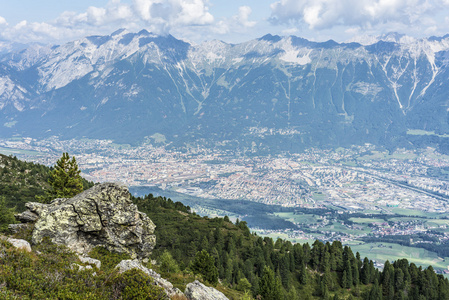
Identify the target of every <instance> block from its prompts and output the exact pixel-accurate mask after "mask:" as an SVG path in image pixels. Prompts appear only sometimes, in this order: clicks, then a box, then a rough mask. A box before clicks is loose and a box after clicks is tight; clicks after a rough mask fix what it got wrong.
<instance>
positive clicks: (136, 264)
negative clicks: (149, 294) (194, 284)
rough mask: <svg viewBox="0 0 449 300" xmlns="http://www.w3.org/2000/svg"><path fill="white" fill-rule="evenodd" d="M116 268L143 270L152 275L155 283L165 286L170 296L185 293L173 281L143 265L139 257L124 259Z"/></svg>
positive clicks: (119, 269)
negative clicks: (174, 285)
mask: <svg viewBox="0 0 449 300" xmlns="http://www.w3.org/2000/svg"><path fill="white" fill-rule="evenodd" d="M115 268H116V269H118V271H119V273H123V272H126V271H128V270H132V269H138V270H141V271H142V272H144V273H145V274H147V275H148V276H150V277H152V278H153V280H154V284H155V285H157V286H159V287H161V288H163V289H164V291H165V293H166V294H167V296H168V297H174V296H183V295H184V294H183V293H182V292H181V291H180V290H179V289H178V288H175V287H173V284H171V282H169V281H168V280H165V279H164V278H162V277H161V275H159V274H158V273H156V272H155V271H153V270H152V269H148V268H146V267H144V266H142V264H141V263H140V261H138V260H137V259H135V260H130V259H127V260H122V261H121V262H120V263H119V264H118V265H117V266H116V267H115Z"/></svg>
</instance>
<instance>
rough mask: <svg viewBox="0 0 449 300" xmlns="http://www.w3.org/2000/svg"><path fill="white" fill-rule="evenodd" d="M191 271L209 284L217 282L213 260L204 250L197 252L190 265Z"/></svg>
mask: <svg viewBox="0 0 449 300" xmlns="http://www.w3.org/2000/svg"><path fill="white" fill-rule="evenodd" d="M192 271H193V272H194V273H196V274H198V273H199V274H201V275H203V278H204V279H205V280H206V281H208V282H209V283H211V284H217V282H218V270H217V268H216V267H215V259H214V257H213V256H210V255H209V253H208V252H207V251H206V250H202V251H200V252H197V253H196V255H195V259H194V261H193V263H192Z"/></svg>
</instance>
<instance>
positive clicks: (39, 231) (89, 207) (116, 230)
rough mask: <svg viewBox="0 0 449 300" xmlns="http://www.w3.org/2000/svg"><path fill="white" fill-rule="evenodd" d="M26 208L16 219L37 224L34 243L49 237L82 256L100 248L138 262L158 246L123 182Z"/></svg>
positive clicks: (151, 230)
mask: <svg viewBox="0 0 449 300" xmlns="http://www.w3.org/2000/svg"><path fill="white" fill-rule="evenodd" d="M26 207H27V208H28V210H27V211H25V212H23V213H21V214H18V215H16V218H17V219H18V220H19V221H21V222H23V223H26V222H33V223H34V230H33V234H32V243H33V244H36V243H40V242H41V241H42V239H43V238H45V237H48V238H50V240H51V241H52V242H54V243H56V244H61V245H65V246H67V247H68V248H70V249H71V250H72V251H75V252H77V253H80V254H87V253H89V252H90V251H91V250H92V249H93V248H95V247H97V246H101V247H104V248H106V249H108V250H109V251H113V252H119V253H127V254H128V255H130V256H131V257H132V258H139V259H142V258H147V257H149V256H150V254H151V251H152V249H153V248H154V246H155V244H156V236H155V235H154V229H155V228H156V225H154V223H153V222H152V221H151V220H150V219H149V218H148V217H147V215H146V214H144V213H142V212H139V211H138V210H137V206H136V205H135V204H133V203H132V201H131V199H130V194H129V190H128V187H127V186H125V185H123V184H120V183H102V184H98V185H96V186H94V187H92V188H90V189H89V190H86V191H84V192H82V193H80V194H78V195H76V196H75V197H73V198H58V199H55V200H53V201H52V202H51V203H50V204H42V203H37V202H28V203H27V204H26Z"/></svg>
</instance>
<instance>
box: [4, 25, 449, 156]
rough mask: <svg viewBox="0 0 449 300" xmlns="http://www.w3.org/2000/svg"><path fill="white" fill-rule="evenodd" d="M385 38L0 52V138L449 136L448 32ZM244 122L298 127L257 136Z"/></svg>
mask: <svg viewBox="0 0 449 300" xmlns="http://www.w3.org/2000/svg"><path fill="white" fill-rule="evenodd" d="M392 39H393V38H392V37H391V36H385V37H383V38H382V37H381V38H379V40H378V41H377V42H376V43H374V44H371V45H368V46H364V45H362V44H359V43H355V42H352V43H337V42H335V41H332V40H330V41H327V42H322V43H318V42H311V41H308V40H306V39H303V38H299V37H295V36H287V37H280V36H273V35H265V36H263V37H261V38H259V39H255V40H251V41H248V42H245V43H240V44H227V43H225V42H222V41H208V42H204V43H202V44H200V45H193V44H190V43H187V42H185V41H182V40H178V39H176V38H174V37H173V36H171V35H167V36H158V35H154V34H152V33H150V32H148V31H146V30H142V31H140V32H139V33H131V32H128V31H127V30H118V31H116V32H114V33H113V34H111V35H108V36H90V37H86V38H83V39H79V40H76V41H73V42H70V43H66V44H64V45H61V46H40V45H34V46H33V47H29V48H26V49H24V50H21V51H19V52H9V53H7V54H3V55H1V56H0V67H1V68H0V113H1V114H2V115H3V116H4V119H5V120H6V122H5V123H4V124H0V126H2V125H3V126H2V127H1V130H0V135H1V136H3V137H8V136H12V135H21V136H32V137H44V136H49V135H57V136H60V137H62V138H73V137H84V136H85V137H90V138H108V139H113V140H116V141H121V142H130V143H136V142H139V141H141V140H143V139H144V138H145V137H151V136H153V135H154V134H162V135H164V136H165V137H166V138H167V140H168V141H169V142H175V144H184V143H191V142H198V141H203V142H204V143H205V144H210V145H214V144H216V142H217V141H223V140H231V141H232V142H233V143H236V144H240V145H244V146H243V147H249V145H251V144H253V143H256V145H258V149H259V150H260V151H262V150H264V149H265V150H266V151H268V152H270V151H272V150H276V149H277V150H293V151H295V150H298V149H303V148H306V147H311V146H322V147H337V146H341V145H350V144H360V143H365V142H370V143H374V144H377V145H382V146H387V147H389V146H394V145H396V146H409V145H410V144H415V145H414V146H419V145H420V144H422V143H423V141H422V139H419V138H417V137H412V138H411V137H410V136H407V130H409V129H421V130H427V131H435V133H437V134H444V133H449V125H448V121H447V120H448V114H447V106H448V102H447V99H448V97H449V95H448V92H447V91H446V89H445V86H446V84H448V83H447V82H446V80H447V78H448V76H445V75H446V74H447V72H448V70H447V66H448V62H449V54H448V53H449V52H448V51H449V36H445V37H441V38H429V39H413V38H409V37H406V36H401V37H399V36H396V37H395V39H396V40H399V42H395V41H392ZM393 40H394V39H393ZM70 115H72V116H70ZM62 116H65V118H62ZM110 120H114V122H110ZM251 128H258V129H259V131H260V130H265V129H268V130H269V129H289V130H293V132H296V133H293V134H290V135H283V136H282V135H276V136H274V137H273V136H269V135H267V134H265V135H263V138H260V137H258V136H254V135H252V134H251V133H250V132H251ZM444 143H446V141H445V140H440V139H438V141H436V142H435V143H434V144H436V145H437V146H438V145H440V144H444Z"/></svg>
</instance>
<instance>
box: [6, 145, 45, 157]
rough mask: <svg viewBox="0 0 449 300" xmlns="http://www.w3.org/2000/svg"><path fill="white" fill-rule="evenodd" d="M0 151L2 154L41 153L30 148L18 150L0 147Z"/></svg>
mask: <svg viewBox="0 0 449 300" xmlns="http://www.w3.org/2000/svg"><path fill="white" fill-rule="evenodd" d="M0 153H1V154H4V155H39V154H41V153H39V152H37V151H32V150H20V149H12V148H4V147H0Z"/></svg>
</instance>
